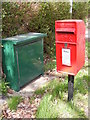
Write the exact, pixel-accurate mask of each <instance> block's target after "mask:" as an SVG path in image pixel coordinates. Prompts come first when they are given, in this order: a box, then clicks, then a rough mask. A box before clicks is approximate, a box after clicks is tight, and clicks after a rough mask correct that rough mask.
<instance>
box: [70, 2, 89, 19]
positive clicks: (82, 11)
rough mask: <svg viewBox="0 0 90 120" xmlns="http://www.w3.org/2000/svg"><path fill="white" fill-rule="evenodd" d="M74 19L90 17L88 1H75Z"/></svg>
mask: <svg viewBox="0 0 90 120" xmlns="http://www.w3.org/2000/svg"><path fill="white" fill-rule="evenodd" d="M72 13H73V14H72V18H73V19H82V20H84V21H85V20H86V17H88V2H73V11H72Z"/></svg>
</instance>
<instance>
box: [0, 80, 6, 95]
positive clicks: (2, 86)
mask: <svg viewBox="0 0 90 120" xmlns="http://www.w3.org/2000/svg"><path fill="white" fill-rule="evenodd" d="M7 90H8V82H5V80H4V79H1V80H0V92H1V93H2V95H4V96H7Z"/></svg>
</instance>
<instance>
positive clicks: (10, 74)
mask: <svg viewBox="0 0 90 120" xmlns="http://www.w3.org/2000/svg"><path fill="white" fill-rule="evenodd" d="M44 36H46V34H43V33H28V34H22V35H17V36H14V37H9V38H6V39H3V40H2V45H3V48H2V67H3V71H4V73H5V74H6V81H7V82H9V84H10V87H11V88H12V89H14V90H15V91H19V90H20V87H22V86H23V85H25V84H26V83H28V82H30V81H31V80H33V79H34V78H36V77H37V76H39V75H40V74H43V37H44Z"/></svg>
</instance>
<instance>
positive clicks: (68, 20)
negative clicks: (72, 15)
mask: <svg viewBox="0 0 90 120" xmlns="http://www.w3.org/2000/svg"><path fill="white" fill-rule="evenodd" d="M55 22H82V20H77V19H67V20H56V21H55Z"/></svg>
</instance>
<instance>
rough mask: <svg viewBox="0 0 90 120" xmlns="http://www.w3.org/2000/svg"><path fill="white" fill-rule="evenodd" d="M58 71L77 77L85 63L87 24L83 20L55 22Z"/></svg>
mask: <svg viewBox="0 0 90 120" xmlns="http://www.w3.org/2000/svg"><path fill="white" fill-rule="evenodd" d="M55 39H56V62H57V71H58V72H65V73H68V74H70V75H76V74H77V72H78V71H79V70H80V69H81V68H82V66H83V65H84V62H85V24H84V22H83V21H82V20H57V21H55Z"/></svg>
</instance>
